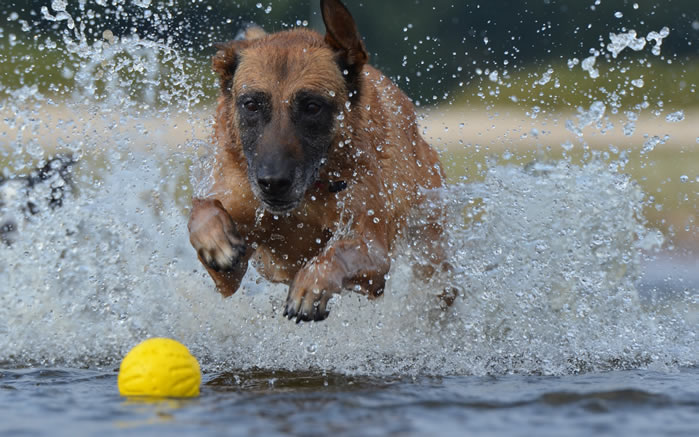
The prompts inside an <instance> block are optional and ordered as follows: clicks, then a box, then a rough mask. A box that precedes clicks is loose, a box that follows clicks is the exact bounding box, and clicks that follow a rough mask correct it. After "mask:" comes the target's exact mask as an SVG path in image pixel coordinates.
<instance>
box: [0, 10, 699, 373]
mask: <svg viewBox="0 0 699 437" xmlns="http://www.w3.org/2000/svg"><path fill="white" fill-rule="evenodd" d="M58 6H59V8H60V6H61V5H58ZM54 9H55V10H54V12H51V11H48V10H47V12H46V14H48V15H46V16H47V17H48V19H56V20H59V21H60V22H62V23H66V25H68V24H69V23H71V22H72V18H71V17H70V16H68V15H67V13H66V12H65V10H63V9H65V8H64V7H63V9H62V10H57V9H56V8H54ZM620 35H621V34H619V35H616V36H617V37H620ZM628 35H631V33H630V32H629V34H628ZM108 36H109V35H107V36H105V40H106V42H104V41H100V42H96V43H93V44H89V43H88V42H87V40H86V38H85V36H84V35H83V34H82V33H81V31H80V29H79V28H75V25H73V27H70V32H68V33H66V36H65V39H66V41H65V42H66V47H67V48H66V55H67V58H68V59H69V61H70V62H72V63H69V67H68V68H69V69H72V70H71V74H74V75H75V78H76V81H78V84H80V87H76V89H75V90H74V93H73V94H72V96H71V98H70V99H69V100H68V101H66V102H65V103H61V104H64V105H67V107H69V108H71V110H72V112H71V113H72V114H89V115H87V116H83V115H81V116H74V115H69V116H67V117H66V118H65V119H61V120H60V123H61V124H62V125H63V126H64V127H66V128H65V129H63V130H60V131H58V132H56V133H55V135H56V146H57V149H58V150H59V151H64V152H70V153H72V154H73V155H74V156H75V157H76V158H78V159H79V162H78V163H77V164H76V165H75V172H74V182H75V185H76V190H75V192H74V194H68V195H67V198H66V199H65V200H64V202H63V206H62V207H60V208H56V209H51V208H49V207H48V206H47V204H46V202H45V201H43V199H46V198H49V197H50V196H51V189H52V188H56V187H57V186H59V185H60V184H61V183H62V182H61V181H59V180H51V181H49V182H48V183H45V184H39V185H37V186H36V187H34V188H33V189H32V190H30V191H27V192H23V191H22V190H21V189H20V190H19V191H17V189H15V192H13V193H9V191H6V192H5V194H7V196H5V197H3V198H2V199H3V200H2V205H0V213H1V214H2V217H3V218H5V217H11V218H12V219H13V220H14V222H15V225H16V227H17V232H16V235H15V237H14V238H13V239H14V241H13V243H12V244H11V245H7V246H2V247H1V249H0V284H1V285H0V287H1V289H2V293H0V361H1V362H9V363H11V364H13V365H18V366H21V365H26V364H39V365H42V366H50V365H55V364H67V365H71V366H78V367H80V366H90V367H97V366H103V365H109V366H113V365H115V364H116V363H118V362H119V361H120V359H121V357H122V356H123V354H124V353H126V351H128V349H130V348H131V347H132V346H133V345H135V344H136V343H138V342H140V341H141V340H143V339H144V338H147V337H151V336H167V337H173V338H175V339H177V340H180V341H182V342H184V343H185V344H186V345H187V346H188V347H189V348H190V349H191V350H192V351H193V352H194V354H195V355H196V356H197V357H198V358H199V359H200V360H201V361H202V362H203V364H204V365H205V367H206V368H208V369H249V368H254V367H262V368H274V369H289V370H303V369H323V370H332V371H337V372H343V373H372V374H377V373H378V374H394V373H398V374H419V373H435V374H485V373H496V374H503V373H512V372H521V373H546V374H566V373H575V372H580V371H587V370H601V369H610V368H635V367H640V366H642V367H647V366H650V367H665V366H687V365H697V362H698V359H699V347H698V346H699V345H698V344H697V339H696V326H694V325H693V324H692V320H691V317H689V315H688V313H687V311H688V308H689V307H690V306H691V305H696V295H697V290H696V286H695V288H694V289H689V291H688V292H685V293H684V294H681V293H680V294H678V295H677V296H676V297H674V298H673V299H672V300H671V299H663V297H662V296H661V297H658V298H657V299H651V300H644V299H641V298H640V297H639V294H638V290H637V285H638V282H639V278H640V276H641V274H642V272H641V270H640V269H641V258H642V256H643V253H644V252H648V251H652V250H654V249H656V248H658V247H660V245H661V244H662V241H663V237H662V235H660V234H659V233H658V232H657V231H656V230H653V229H650V228H649V227H648V226H647V224H646V222H645V219H644V217H643V214H642V202H643V200H644V194H643V193H642V192H641V190H640V189H639V187H638V185H637V184H636V183H635V182H634V181H632V180H630V179H629V178H628V176H625V175H622V174H619V173H618V171H617V170H618V169H617V168H616V167H614V166H609V165H608V164H606V163H605V162H603V161H602V160H600V161H597V160H594V159H592V160H588V161H587V163H586V164H584V165H582V166H576V165H573V164H571V163H569V162H567V161H561V162H550V163H549V162H540V163H532V164H531V165H528V166H526V167H525V168H519V167H508V166H495V165H493V166H491V167H490V168H489V169H488V170H487V172H486V177H485V180H484V181H483V182H473V183H463V184H460V185H452V186H449V187H448V188H446V189H444V190H441V191H439V192H435V193H432V194H433V201H434V202H439V203H440V204H442V205H447V208H448V210H449V211H450V226H449V230H448V235H446V238H447V241H448V246H449V255H450V260H451V264H452V265H453V266H454V272H452V273H451V274H450V275H448V276H445V277H440V278H436V279H434V280H433V281H432V282H431V283H427V284H425V283H421V282H419V281H417V280H416V279H415V278H413V276H412V274H411V273H410V268H409V262H410V257H411V255H410V253H409V252H410V251H409V250H406V251H405V252H406V253H405V254H404V255H403V256H402V257H400V258H399V259H397V260H396V261H395V263H394V266H393V269H392V270H391V278H390V280H389V282H388V287H387V290H386V292H385V296H384V297H383V298H382V299H379V300H377V301H372V302H369V301H367V300H366V299H364V298H362V297H360V296H358V295H355V294H352V293H347V294H345V295H343V296H342V297H341V298H339V299H337V300H336V301H335V302H334V304H333V306H332V312H331V316H330V318H329V319H328V320H326V321H324V322H321V323H305V324H300V325H296V324H294V323H292V322H290V321H288V320H286V319H285V318H283V317H281V315H282V311H283V306H282V304H283V302H284V300H285V297H286V287H283V286H278V285H272V284H269V283H267V282H266V281H264V280H262V279H261V278H260V277H259V276H258V275H256V274H255V272H254V271H251V272H250V273H249V274H248V276H247V278H246V281H245V283H244V286H243V288H242V290H241V291H239V292H238V294H236V295H235V296H233V297H232V298H229V299H223V298H221V297H220V296H219V295H218V293H216V292H215V291H214V286H213V283H212V281H211V280H210V279H209V277H208V275H207V274H206V272H205V271H204V269H203V268H202V267H201V265H200V264H199V262H198V261H197V259H196V256H195V253H194V250H193V249H192V248H191V247H190V245H189V242H188V237H187V231H186V222H187V216H186V211H185V208H184V206H186V204H187V201H186V198H187V197H188V196H189V193H190V192H191V188H189V186H190V185H189V183H188V182H187V179H188V173H189V172H190V170H191V169H190V164H191V162H192V161H194V162H195V163H198V162H199V161H200V160H201V158H200V156H201V155H204V154H206V152H207V150H206V149H207V148H208V147H209V145H208V140H207V137H206V135H200V134H198V133H195V131H194V130H193V129H192V130H191V134H190V135H189V141H187V142H183V143H182V144H180V145H179V146H178V147H176V148H174V149H173V148H169V147H163V146H162V145H161V144H159V143H158V141H157V139H153V140H152V141H150V140H148V138H149V136H150V135H151V131H150V130H149V129H148V128H145V127H144V126H145V125H148V124H152V123H153V120H154V119H155V120H162V123H174V121H173V120H176V119H177V120H181V119H182V118H184V119H185V120H188V121H189V122H190V123H191V124H192V125H195V124H202V122H201V121H200V120H197V119H196V116H195V115H194V114H193V110H192V108H193V107H194V105H196V104H197V103H198V99H199V97H200V96H201V89H202V88H203V87H205V86H207V85H206V84H201V83H198V82H196V81H194V79H192V77H191V76H189V75H188V74H187V73H186V72H185V65H186V64H187V59H186V56H184V55H183V54H181V53H179V52H178V51H177V50H175V49H174V48H172V47H169V46H167V45H166V44H164V43H155V42H151V41H147V40H141V39H139V38H135V37H134V38H124V39H116V40H115V39H113V38H112V39H110V38H108ZM661 36H666V35H661ZM661 40H662V38H660V39H655V41H656V45H655V46H654V47H657V48H658V49H659V47H660V41H661ZM613 43H614V44H617V45H616V46H614V49H613V50H612V49H608V50H610V51H612V52H613V53H614V55H615V56H616V55H619V54H620V53H621V52H622V50H623V48H624V47H622V45H624V44H626V46H628V47H631V48H633V49H634V50H636V48H634V46H633V45H631V44H632V43H633V41H632V40H630V39H629V40H627V41H626V42H624V44H621V42H619V41H616V42H614V41H613ZM641 48H642V47H640V45H639V50H640V49H641ZM595 59H597V58H596V57H592V61H591V62H587V64H586V60H583V67H584V68H587V69H592V65H593V64H594V62H595ZM600 61H601V58H600V59H597V62H600ZM588 64H589V65H588ZM598 66H599V64H597V66H596V67H595V71H597V70H596V68H597V67H598ZM124 71H128V75H130V76H129V77H130V78H131V79H130V80H131V82H126V83H124V82H122V81H120V80H118V79H119V78H120V77H121V76H120V75H121V74H123V72H124ZM590 71H592V70H590ZM591 74H592V73H591ZM96 75H99V77H100V78H101V79H99V80H96V79H95V76H96ZM128 75H127V76H128ZM134 77H135V79H134ZM163 78H167V79H163ZM163 80H166V82H167V83H163V82H161V81H163ZM547 81H548V80H547ZM162 89H166V90H167V91H166V92H165V91H162ZM5 91H6V92H5V94H4V95H3V97H2V99H3V100H2V107H3V108H9V111H11V112H13V113H14V114H16V116H15V117H14V118H12V119H11V120H9V121H5V124H6V125H7V126H8V129H11V131H12V132H14V136H13V137H12V139H10V140H8V142H7V146H8V147H7V156H9V158H8V160H9V162H10V166H8V167H7V169H6V173H7V174H5V175H4V176H5V177H6V178H15V181H18V179H16V177H17V176H18V175H20V174H24V173H25V172H26V171H27V170H28V169H29V168H30V167H32V166H34V165H35V164H36V162H37V161H41V160H43V159H46V157H47V156H48V154H47V152H46V151H45V150H44V149H43V148H42V147H40V138H39V137H38V135H39V134H38V132H39V131H40V130H41V129H42V126H44V123H45V120H44V117H45V111H44V110H43V109H42V108H44V107H45V106H46V105H48V106H55V105H57V104H56V103H55V102H53V101H52V100H51V98H50V97H47V96H43V95H41V94H40V93H39V92H38V91H37V89H36V87H35V86H32V84H29V85H25V86H23V87H20V88H18V89H12V90H9V91H8V90H5ZM590 104H591V106H590V110H589V111H581V113H580V116H579V117H578V124H577V125H576V124H574V123H573V122H571V126H572V127H573V128H579V129H577V130H575V129H573V132H575V133H576V135H575V136H574V137H573V139H574V140H576V141H577V140H579V139H580V138H581V137H582V135H581V134H578V133H577V132H578V131H580V132H582V128H583V127H586V126H589V125H593V124H595V123H597V122H599V121H600V120H601V119H602V118H603V115H604V104H603V103H601V102H590ZM59 108H60V107H59ZM600 108H602V109H601V110H600ZM212 110H213V108H212ZM593 110H594V111H593ZM59 112H60V111H59ZM59 117H60V116H59ZM71 117H80V118H81V119H80V120H77V119H75V118H71ZM78 121H79V123H78ZM204 124H205V122H204ZM184 129H185V130H188V129H190V128H188V127H187V126H185V127H184ZM144 138H145V140H144ZM136 144H138V147H136V146H135V145H136ZM3 145H5V144H4V143H3ZM622 146H623V145H619V147H622ZM195 167H198V164H197V165H195ZM205 177H206V171H204V172H203V174H200V175H198V176H197V177H196V178H195V179H196V181H195V184H194V185H195V188H196V183H197V182H198V181H201V180H202V178H204V179H205ZM57 184H58V185H57ZM7 186H9V185H7ZM8 193H9V194H12V196H10V195H9V194H8ZM28 198H31V199H33V200H34V201H35V203H36V204H37V205H38V211H37V214H35V215H31V216H29V217H28V218H26V219H24V218H23V217H24V216H25V215H26V214H25V212H24V210H26V206H27V200H28ZM415 214H416V216H415V217H414V219H419V216H418V213H417V212H416V213H415ZM445 286H451V287H455V288H457V289H459V290H460V291H461V296H460V297H459V298H458V299H457V300H456V302H455V304H454V305H453V306H452V307H451V308H449V309H448V310H446V311H442V310H441V309H439V301H438V299H437V298H436V296H437V295H438V294H440V293H441V291H442V289H443V288H444V287H445ZM670 291H677V290H670Z"/></svg>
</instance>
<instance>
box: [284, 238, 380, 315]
mask: <svg viewBox="0 0 699 437" xmlns="http://www.w3.org/2000/svg"><path fill="white" fill-rule="evenodd" d="M386 247H387V244H386V241H385V239H384V238H374V237H372V236H371V235H363V236H361V237H358V238H354V239H347V240H339V241H336V242H334V243H332V244H331V245H330V246H328V247H327V248H326V249H325V250H324V251H323V253H321V254H320V255H318V256H317V257H316V258H314V259H312V260H311V261H310V262H309V263H308V264H307V265H305V266H304V267H303V268H302V269H301V270H299V272H298V273H297V274H296V277H295V278H294V280H293V282H292V284H291V286H290V287H289V296H288V297H287V301H286V309H285V310H284V315H285V316H287V317H288V318H289V319H292V318H294V317H295V318H296V322H297V323H298V322H300V321H302V320H303V321H309V320H323V319H325V318H326V317H327V316H328V310H327V304H328V301H329V300H330V298H331V297H332V296H333V295H334V294H335V293H339V292H340V291H342V290H344V289H349V290H353V291H356V292H359V293H362V294H367V295H368V296H369V297H377V296H380V295H381V293H383V289H384V286H385V285H386V274H387V273H388V270H389V268H390V267H391V262H390V259H389V256H388V250H387V248H386Z"/></svg>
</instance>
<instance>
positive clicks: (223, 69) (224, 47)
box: [211, 40, 250, 94]
mask: <svg viewBox="0 0 699 437" xmlns="http://www.w3.org/2000/svg"><path fill="white" fill-rule="evenodd" d="M249 44H250V43H249V42H248V41H245V40H235V41H228V42H220V43H214V48H216V49H217V52H216V54H215V55H214V57H213V58H212V60H211V64H212V68H213V69H214V71H215V72H216V74H218V77H219V78H220V81H221V92H223V93H224V94H226V93H228V92H229V91H230V89H231V85H232V83H233V75H234V74H235V69H236V68H237V67H238V58H239V52H240V50H242V49H243V48H245V47H246V46H248V45H249Z"/></svg>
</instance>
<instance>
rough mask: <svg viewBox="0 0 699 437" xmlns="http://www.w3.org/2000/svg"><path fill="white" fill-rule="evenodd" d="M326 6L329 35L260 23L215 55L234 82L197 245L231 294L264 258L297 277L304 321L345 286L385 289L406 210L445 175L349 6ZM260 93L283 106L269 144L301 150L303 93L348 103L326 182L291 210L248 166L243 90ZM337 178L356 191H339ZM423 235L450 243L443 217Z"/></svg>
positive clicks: (290, 309) (292, 297) (271, 273)
mask: <svg viewBox="0 0 699 437" xmlns="http://www.w3.org/2000/svg"><path fill="white" fill-rule="evenodd" d="M321 6H322V8H323V14H324V19H325V22H326V27H327V31H328V34H327V35H326V36H325V37H323V36H321V35H320V34H318V33H316V32H314V31H311V30H307V29H294V30H290V31H285V32H280V33H275V34H270V35H267V34H264V33H263V32H261V31H260V30H259V29H254V30H253V31H251V32H250V31H249V32H248V38H249V39H246V40H243V41H235V42H231V43H229V44H227V45H226V46H224V47H223V48H222V49H221V50H220V51H219V53H217V55H216V56H215V57H214V61H213V64H214V69H215V70H216V71H217V73H218V74H219V75H220V77H221V83H222V87H223V89H224V92H223V94H222V96H221V97H220V98H219V102H218V109H217V112H216V133H215V139H216V144H217V149H216V169H215V183H214V186H213V189H212V190H211V193H210V195H209V196H207V197H205V198H200V199H194V200H193V208H192V214H191V219H190V223H189V227H190V239H191V241H192V244H193V246H194V247H195V248H196V249H197V250H198V253H199V256H200V260H201V261H202V263H203V264H204V265H205V266H206V268H207V270H208V272H209V273H210V275H211V277H212V278H213V279H214V282H215V283H216V285H217V287H218V289H219V291H220V292H221V293H222V294H223V295H224V296H229V295H231V294H233V293H235V291H236V290H237V289H238V287H239V285H240V281H241V279H242V276H243V275H244V273H245V271H246V269H247V264H248V261H249V260H252V261H253V262H255V263H256V267H257V268H258V270H259V271H260V273H261V274H262V275H263V276H264V277H266V278H267V279H269V280H270V281H274V282H283V283H286V284H289V285H290V289H289V297H288V300H287V306H286V310H285V314H287V315H288V316H289V317H290V318H291V317H296V318H297V321H298V320H320V319H322V318H324V317H325V316H326V315H327V309H326V304H327V301H328V299H329V298H330V297H331V296H332V295H333V294H334V293H338V292H340V291H341V290H343V289H349V290H354V291H357V292H360V293H364V294H367V295H369V296H370V297H376V296H378V295H380V294H381V293H382V291H383V288H384V285H385V275H386V274H387V273H388V270H389V268H390V259H391V255H392V250H393V249H394V247H395V243H396V241H397V239H398V238H399V236H401V234H403V233H404V232H405V230H406V226H405V224H406V216H407V215H408V213H409V211H410V209H411V208H413V207H415V206H416V205H418V204H420V202H421V201H423V194H422V191H423V190H424V189H430V188H436V187H440V186H442V183H443V179H444V174H443V171H442V168H441V166H440V163H439V158H438V155H437V153H436V152H435V151H434V150H433V149H432V148H431V147H430V146H429V145H428V144H427V143H426V142H425V141H424V140H423V138H422V137H421V136H420V134H419V132H418V126H417V122H416V116H415V110H414V107H413V104H412V103H411V101H410V100H409V99H408V98H407V96H405V94H403V92H401V90H400V89H399V88H398V87H397V86H396V85H395V84H393V83H392V82H391V81H390V80H389V79H388V78H386V77H385V76H383V75H382V74H381V72H379V71H378V70H376V69H375V68H373V67H371V66H369V65H368V64H366V61H367V59H368V56H367V54H366V51H365V50H364V45H363V43H362V42H361V39H359V37H358V34H356V27H355V25H354V22H353V21H351V16H350V15H349V13H348V12H347V11H346V9H345V8H344V6H343V5H342V4H341V3H340V2H339V1H337V0H332V1H330V0H328V1H321ZM348 20H349V21H348ZM353 29H354V30H353ZM353 31H354V33H355V35H349V34H351V33H352V32H353ZM348 35H349V36H348ZM338 59H339V60H340V61H341V64H338ZM345 64H346V65H348V66H349V68H353V69H356V70H355V72H356V73H357V75H356V81H355V82H354V84H355V85H356V89H354V90H353V89H352V88H353V84H352V83H349V82H348V78H347V76H348V75H347V74H343V73H347V72H343V71H341V70H340V66H339V65H345ZM226 87H229V88H230V95H231V97H227V96H226V95H225V88H226ZM249 89H255V90H264V91H265V92H267V93H269V94H270V95H271V96H272V99H271V101H272V102H277V103H280V104H278V105H276V107H275V108H274V111H275V113H274V115H273V116H272V120H271V122H270V123H271V124H272V126H270V127H269V128H268V129H266V130H265V131H264V133H263V135H262V136H263V137H264V136H265V135H267V136H271V138H268V139H269V140H270V141H268V142H269V143H273V144H277V145H278V147H279V148H282V149H283V152H284V153H286V154H289V156H300V155H302V154H303V153H304V150H303V148H302V145H301V144H300V143H299V141H298V140H297V139H296V138H294V135H292V134H291V133H292V132H293V126H291V121H290V119H289V117H288V115H286V111H287V109H288V108H287V106H288V102H289V101H291V99H292V98H293V96H294V95H295V94H296V93H298V92H299V91H300V90H311V91H313V92H318V93H323V94H324V95H327V96H331V97H330V99H331V100H332V101H333V102H334V107H336V108H339V109H341V111H338V113H337V114H333V116H334V122H333V123H334V125H333V128H332V140H331V144H330V147H329V150H328V152H327V157H326V160H325V162H324V164H323V165H322V167H321V168H320V171H319V173H318V178H317V182H316V183H315V184H313V185H311V186H310V187H308V189H307V190H306V192H305V194H304V196H303V199H302V200H301V202H300V203H299V204H298V206H297V207H296V208H295V209H293V210H292V211H291V212H288V213H284V214H278V215H275V214H274V213H271V212H268V211H267V212H263V211H264V209H265V207H264V205H263V204H262V203H261V202H260V200H259V198H258V197H259V196H258V195H257V193H256V191H255V188H254V187H253V186H252V185H251V182H250V179H249V177H248V176H249V175H248V174H247V172H248V164H247V161H246V157H245V154H244V152H243V148H242V145H241V134H240V130H239V122H240V121H239V114H238V112H239V111H240V110H241V109H240V108H239V107H238V106H237V105H236V103H235V102H236V100H235V96H238V95H240V94H241V93H243V92H245V90H249ZM355 92H356V94H355ZM349 102H351V103H349ZM347 105H349V107H348V106H347ZM264 140H265V138H261V141H264ZM261 153H262V152H261ZM268 153H277V152H276V151H275V150H269V151H268ZM337 181H342V182H343V183H345V184H346V189H344V190H342V191H339V192H331V190H329V189H328V187H329V186H330V184H331V183H333V182H337ZM421 231H422V234H423V235H421V237H422V238H424V239H425V240H426V241H428V242H434V241H437V240H439V237H440V235H439V234H440V233H441V229H440V227H439V225H438V224H434V223H433V224H427V225H425V226H424V228H423V229H422V230H421ZM433 246H434V247H436V245H433ZM434 252H435V253H433V256H434V257H435V264H438V263H440V262H441V261H442V260H441V259H439V258H440V255H439V254H438V252H439V251H438V250H437V249H435V250H434Z"/></svg>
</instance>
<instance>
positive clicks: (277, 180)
mask: <svg viewBox="0 0 699 437" xmlns="http://www.w3.org/2000/svg"><path fill="white" fill-rule="evenodd" d="M257 184H258V185H259V186H260V189H261V190H262V191H263V192H264V193H265V194H267V195H270V196H274V195H277V196H278V195H280V194H284V193H286V192H287V191H289V188H291V179H290V178H287V177H284V176H280V175H260V176H258V177H257Z"/></svg>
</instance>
